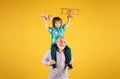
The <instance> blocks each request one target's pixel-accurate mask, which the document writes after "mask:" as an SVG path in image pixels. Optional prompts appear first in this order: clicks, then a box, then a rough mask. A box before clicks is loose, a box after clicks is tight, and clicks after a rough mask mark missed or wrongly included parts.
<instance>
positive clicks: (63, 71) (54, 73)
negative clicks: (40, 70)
mask: <svg viewBox="0 0 120 79" xmlns="http://www.w3.org/2000/svg"><path fill="white" fill-rule="evenodd" d="M56 44H57V47H58V51H56V57H57V61H56V62H55V61H53V60H51V55H50V53H51V50H49V51H48V52H47V53H46V55H45V56H44V57H43V59H42V63H43V64H45V65H48V66H50V74H49V79H68V71H67V69H68V68H67V66H66V64H65V57H66V56H65V53H64V48H65V46H66V40H65V39H64V38H63V37H61V38H58V39H57V41H56ZM55 63H56V64H57V69H53V68H52V66H51V65H53V64H55ZM70 64H72V61H71V62H70Z"/></svg>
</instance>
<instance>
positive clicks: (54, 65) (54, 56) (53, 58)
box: [51, 44, 57, 69]
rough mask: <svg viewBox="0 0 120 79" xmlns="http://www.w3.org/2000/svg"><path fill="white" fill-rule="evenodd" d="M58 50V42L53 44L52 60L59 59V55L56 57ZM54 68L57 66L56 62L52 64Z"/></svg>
mask: <svg viewBox="0 0 120 79" xmlns="http://www.w3.org/2000/svg"><path fill="white" fill-rule="evenodd" d="M56 51H57V45H56V44H52V46H51V58H52V60H54V61H55V62H56V61H57V57H56ZM52 66H53V69H54V68H57V66H56V63H55V64H53V65H52Z"/></svg>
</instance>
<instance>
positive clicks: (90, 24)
mask: <svg viewBox="0 0 120 79" xmlns="http://www.w3.org/2000/svg"><path fill="white" fill-rule="evenodd" d="M60 8H80V16H77V15H76V16H74V18H72V20H71V24H70V26H69V27H68V28H67V29H66V32H65V37H66V39H67V44H68V45H69V46H70V47H71V49H72V55H73V58H74V71H69V76H70V79H120V0H38V1H37V0H31V1H30V0H19V1H17V0H11V1H10V0H1V1H0V79H47V77H48V72H49V67H47V66H44V65H43V64H42V63H41V58H42V57H43V56H44V54H45V53H46V51H47V50H48V49H49V48H50V35H49V33H48V32H47V31H46V29H45V27H44V22H43V20H42V19H41V18H40V14H41V13H46V14H51V15H52V16H59V17H61V18H62V19H63V23H66V21H67V18H66V15H61V14H60ZM49 25H51V23H50V22H49Z"/></svg>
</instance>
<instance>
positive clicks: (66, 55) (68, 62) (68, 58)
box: [64, 46, 73, 69]
mask: <svg viewBox="0 0 120 79" xmlns="http://www.w3.org/2000/svg"><path fill="white" fill-rule="evenodd" d="M64 53H65V58H66V61H65V63H66V64H67V65H68V67H69V68H70V69H73V67H72V64H70V61H71V49H70V48H69V47H68V46H66V47H65V52H64Z"/></svg>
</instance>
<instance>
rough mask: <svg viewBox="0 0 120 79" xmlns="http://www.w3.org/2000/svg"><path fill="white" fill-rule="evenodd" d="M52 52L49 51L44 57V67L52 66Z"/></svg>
mask: <svg viewBox="0 0 120 79" xmlns="http://www.w3.org/2000/svg"><path fill="white" fill-rule="evenodd" d="M50 52H51V51H50V50H48V51H47V53H46V54H45V55H44V57H43V58H42V63H43V64H44V65H47V66H50V60H51V55H50Z"/></svg>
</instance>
